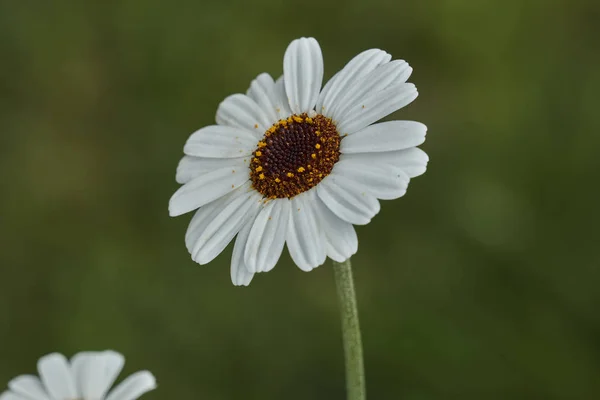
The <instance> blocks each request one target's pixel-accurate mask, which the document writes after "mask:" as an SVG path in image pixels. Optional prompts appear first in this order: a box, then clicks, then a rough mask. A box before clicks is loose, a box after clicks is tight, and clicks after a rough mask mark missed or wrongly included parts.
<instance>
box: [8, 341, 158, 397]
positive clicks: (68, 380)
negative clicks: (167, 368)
mask: <svg viewBox="0 0 600 400" xmlns="http://www.w3.org/2000/svg"><path fill="white" fill-rule="evenodd" d="M124 363H125V359H124V358H123V356H122V355H121V354H119V353H117V352H114V351H110V350H109V351H102V352H82V353H78V354H75V356H73V358H71V361H70V362H69V361H68V360H67V359H66V358H65V356H63V355H62V354H58V353H52V354H48V355H46V356H44V357H42V358H40V360H39V361H38V365H37V369H38V373H39V378H38V377H37V376H34V375H21V376H18V377H16V378H14V379H13V380H11V381H10V382H8V388H9V390H7V391H5V392H4V393H2V394H1V395H0V400H135V399H137V398H139V397H140V396H141V395H143V394H144V393H146V392H148V391H150V390H153V389H155V388H156V380H155V379H154V376H153V375H152V374H151V373H150V372H148V371H140V372H136V373H135V374H133V375H130V376H129V377H128V378H126V379H125V380H124V381H123V382H121V383H120V384H119V385H117V387H116V388H114V389H113V390H112V391H111V392H110V393H108V390H109V389H110V387H111V386H112V385H113V383H114V382H115V379H117V376H118V375H119V373H120V372H121V369H122V368H123V364H124ZM107 393H108V394H107Z"/></svg>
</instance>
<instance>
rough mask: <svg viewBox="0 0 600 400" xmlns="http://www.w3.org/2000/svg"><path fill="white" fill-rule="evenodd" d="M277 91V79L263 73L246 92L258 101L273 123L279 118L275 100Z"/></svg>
mask: <svg viewBox="0 0 600 400" xmlns="http://www.w3.org/2000/svg"><path fill="white" fill-rule="evenodd" d="M274 92H275V81H274V80H273V78H271V75H269V74H267V73H262V74H260V75H258V76H257V77H256V79H254V80H253V81H252V83H251V84H250V88H249V89H248V91H247V92H246V94H247V95H248V97H250V98H251V99H252V100H254V101H255V102H256V104H258V105H259V106H260V108H262V110H263V111H264V112H265V114H266V115H267V117H268V118H269V120H270V121H271V124H274V123H275V122H277V121H278V120H279V118H278V116H277V113H276V112H275V109H276V108H277V106H276V104H275V103H274V102H273V100H274V96H273V94H274Z"/></svg>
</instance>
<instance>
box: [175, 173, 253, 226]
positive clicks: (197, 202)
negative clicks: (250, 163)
mask: <svg viewBox="0 0 600 400" xmlns="http://www.w3.org/2000/svg"><path fill="white" fill-rule="evenodd" d="M249 179H250V176H249V174H248V170H247V169H245V168H244V169H241V170H236V169H232V168H220V169H217V170H214V171H212V172H209V173H206V174H203V175H200V176H198V177H197V178H194V179H192V180H191V181H189V182H188V183H186V184H185V185H183V186H182V187H180V188H179V189H178V190H177V191H176V192H175V194H173V196H172V197H171V200H170V201H169V214H170V215H171V216H172V217H174V216H177V215H181V214H185V213H187V212H190V211H192V210H195V209H196V208H199V207H202V206H203V205H205V204H208V203H210V202H211V201H213V200H216V199H218V198H219V197H221V196H223V195H225V194H227V193H229V192H231V191H232V190H234V189H235V188H237V187H239V186H241V185H243V184H244V183H245V182H247V181H248V180H249Z"/></svg>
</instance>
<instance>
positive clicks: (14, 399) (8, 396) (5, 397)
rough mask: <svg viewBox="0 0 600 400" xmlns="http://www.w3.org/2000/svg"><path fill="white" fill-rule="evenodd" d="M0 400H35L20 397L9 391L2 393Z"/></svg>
mask: <svg viewBox="0 0 600 400" xmlns="http://www.w3.org/2000/svg"><path fill="white" fill-rule="evenodd" d="M0 400H37V399H30V398H27V397H22V396H20V395H18V394H15V393H13V392H11V391H9V390H7V391H5V392H2V394H0Z"/></svg>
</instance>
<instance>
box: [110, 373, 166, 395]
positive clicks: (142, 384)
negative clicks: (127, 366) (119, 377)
mask: <svg viewBox="0 0 600 400" xmlns="http://www.w3.org/2000/svg"><path fill="white" fill-rule="evenodd" d="M153 389H156V379H155V378H154V375H152V374H151V373H150V372H149V371H139V372H136V373H135V374H133V375H130V376H129V377H127V379H125V380H124V381H123V382H121V383H120V384H119V386H117V387H116V388H115V389H114V390H112V391H111V392H110V394H109V395H108V397H107V398H106V400H135V399H137V398H139V397H140V396H141V395H143V394H144V393H146V392H149V391H151V390H153Z"/></svg>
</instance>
